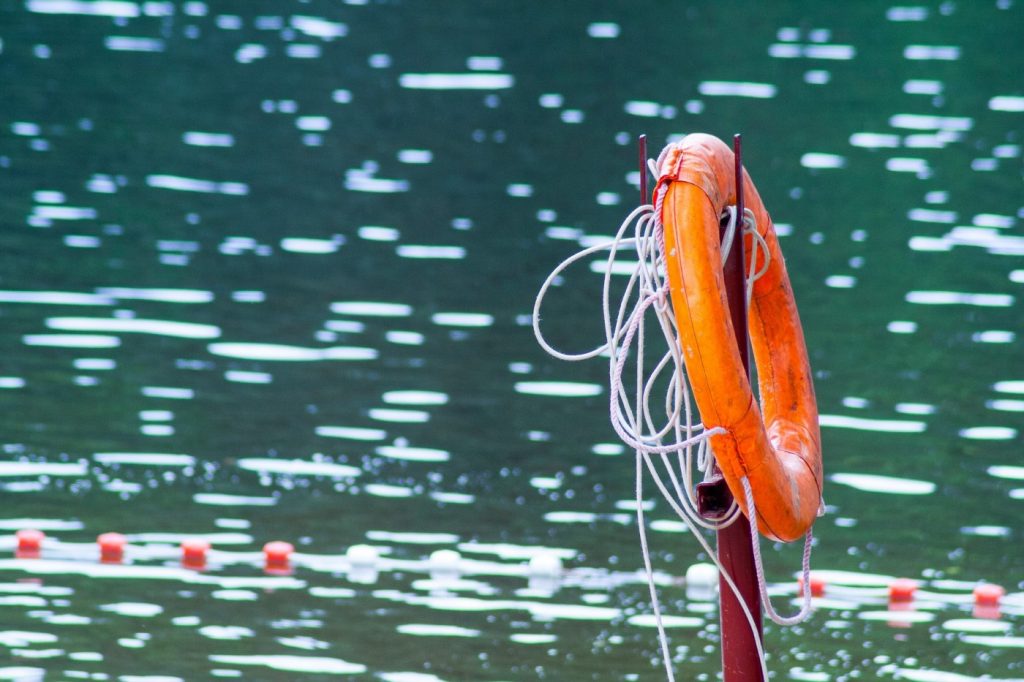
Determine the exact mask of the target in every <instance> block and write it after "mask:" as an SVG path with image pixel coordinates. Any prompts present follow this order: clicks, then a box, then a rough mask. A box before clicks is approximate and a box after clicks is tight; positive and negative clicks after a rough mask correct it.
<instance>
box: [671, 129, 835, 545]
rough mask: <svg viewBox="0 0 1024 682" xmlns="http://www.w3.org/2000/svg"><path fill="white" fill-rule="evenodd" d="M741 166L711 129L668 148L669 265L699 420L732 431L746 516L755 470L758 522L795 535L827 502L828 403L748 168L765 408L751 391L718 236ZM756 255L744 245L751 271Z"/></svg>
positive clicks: (724, 454) (733, 469) (723, 450)
mask: <svg viewBox="0 0 1024 682" xmlns="http://www.w3.org/2000/svg"><path fill="white" fill-rule="evenodd" d="M733 163H734V157H733V152H732V150H731V149H729V147H728V146H726V144H725V143H724V142H722V141H721V140H719V139H718V138H716V137H713V136H711V135H704V134H694V135H688V136H687V137H685V138H684V139H683V140H682V141H681V142H679V143H677V144H675V145H673V146H672V147H670V148H669V150H668V151H667V152H666V153H665V156H664V158H663V161H662V163H661V168H659V169H658V170H659V174H660V176H661V181H660V182H659V189H660V188H661V186H662V185H663V184H664V183H668V186H667V189H666V193H665V198H664V204H663V207H662V215H661V219H662V223H663V224H664V228H665V260H666V269H667V274H668V281H669V286H670V290H671V299H672V307H673V310H674V314H675V318H676V322H677V323H678V326H679V341H680V345H681V346H682V350H683V357H684V361H685V363H686V373H687V375H688V376H689V380H690V385H691V387H692V389H693V394H694V398H695V399H696V402H697V406H698V408H700V413H701V418H702V420H703V422H704V425H705V426H706V427H707V428H712V427H715V426H721V427H723V428H725V429H726V430H727V433H725V434H719V435H715V436H712V437H711V438H710V441H711V447H712V449H713V450H714V453H715V457H716V459H717V460H718V465H719V467H720V468H721V470H722V474H723V476H724V477H725V481H726V483H727V484H728V486H729V489H730V490H731V491H732V494H733V496H734V497H735V499H736V500H737V502H739V504H740V507H741V508H742V509H743V511H744V513H747V511H748V510H747V509H746V506H747V505H746V501H745V496H744V490H743V485H742V483H741V479H742V478H743V477H744V476H746V477H747V479H748V480H749V482H750V485H751V489H752V490H753V493H754V499H755V504H756V507H757V516H758V520H757V524H758V530H760V531H761V533H762V534H763V535H766V536H768V537H771V538H776V539H779V540H784V541H787V542H789V541H792V540H795V539H797V538H799V537H800V536H802V535H803V534H804V533H806V532H807V530H808V529H809V528H810V527H811V525H812V524H813V523H814V520H815V518H816V517H817V514H818V509H819V506H820V504H821V484H822V466H821V431H820V428H819V425H818V407H817V404H816V402H815V399H814V384H813V381H812V377H811V368H810V363H809V362H808V360H807V347H806V344H805V343H804V334H803V329H802V328H801V326H800V318H799V316H798V314H797V309H796V302H795V301H794V300H793V290H792V288H791V286H790V283H789V275H788V274H787V273H786V266H785V263H784V262H783V259H782V251H781V250H780V249H779V241H778V238H777V237H776V235H775V228H774V226H773V225H772V221H771V218H770V217H769V216H768V212H767V211H766V210H765V208H764V204H763V203H762V202H761V198H760V196H759V195H758V193H757V190H756V189H755V188H754V184H753V183H752V182H751V180H750V177H749V176H748V175H747V173H746V171H745V170H744V172H743V193H744V198H745V201H746V205H747V207H748V208H750V209H751V210H752V211H753V212H754V216H755V219H756V222H757V230H758V233H759V234H760V235H761V236H762V237H763V238H764V240H765V242H766V244H767V246H768V251H769V254H770V257H771V260H770V264H769V266H768V270H767V272H766V273H765V274H764V275H763V276H762V277H761V278H760V279H758V280H757V281H756V282H755V284H754V290H753V297H752V299H751V303H750V309H749V311H748V316H749V328H750V341H751V346H752V347H753V350H754V359H755V362H756V363H757V376H758V386H759V388H760V395H761V405H760V407H759V406H758V404H757V401H756V400H754V396H753V393H752V392H751V387H750V381H749V379H748V378H747V373H746V371H745V370H744V368H743V362H742V359H741V358H740V355H739V352H738V351H737V348H736V341H735V336H734V334H733V324H732V319H731V317H730V315H729V306H728V302H727V299H726V290H725V279H724V275H723V272H722V265H721V264H722V260H721V246H720V243H719V216H720V215H721V214H722V211H723V210H724V209H725V207H726V206H728V205H732V204H735V203H736V182H735V179H734V170H733ZM656 191H658V190H656ZM752 251H753V249H750V248H748V249H746V258H747V263H746V267H748V268H749V264H750V261H749V259H750V257H751V252H752ZM759 267H761V266H759ZM744 272H747V270H744ZM747 516H748V518H749V513H747Z"/></svg>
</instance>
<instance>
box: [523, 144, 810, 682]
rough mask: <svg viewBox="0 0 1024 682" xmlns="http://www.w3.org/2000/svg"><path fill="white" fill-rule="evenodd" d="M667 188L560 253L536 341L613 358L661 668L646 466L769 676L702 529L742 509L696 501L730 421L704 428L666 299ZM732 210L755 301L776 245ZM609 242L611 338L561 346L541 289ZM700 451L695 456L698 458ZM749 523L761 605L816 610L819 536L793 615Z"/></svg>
mask: <svg viewBox="0 0 1024 682" xmlns="http://www.w3.org/2000/svg"><path fill="white" fill-rule="evenodd" d="M664 154H665V152H664V151H663V152H662V155H664ZM660 162H661V159H660V158H659V160H658V163H657V164H655V163H653V162H650V161H649V162H648V163H649V164H650V165H651V167H652V169H653V170H654V172H655V175H656V174H657V168H658V167H660V165H661V164H660ZM667 191H668V182H667V181H666V180H665V179H664V178H663V179H662V180H661V181H659V183H658V186H657V187H656V189H655V192H654V194H655V197H654V204H653V205H651V204H645V205H642V206H638V207H637V208H635V209H634V210H633V211H631V212H630V214H629V215H628V216H626V218H625V220H623V222H622V224H621V225H620V227H619V229H618V231H617V232H616V233H615V237H614V238H613V239H612V240H611V241H608V242H606V243H602V244H598V245H595V246H591V247H589V248H585V249H583V250H582V251H579V252H577V253H575V254H573V255H572V256H570V257H568V258H566V259H565V260H564V261H562V262H561V263H559V265H558V266H557V267H556V268H555V269H554V270H553V271H552V272H551V274H549V275H548V277H547V278H546V279H545V280H544V283H543V285H542V286H541V288H540V291H539V292H538V294H537V298H536V300H535V302H534V307H533V331H534V335H535V336H536V337H537V342H538V343H539V344H540V346H541V347H542V348H543V349H544V350H545V351H547V352H548V353H549V354H550V355H552V356H553V357H555V358H558V359H561V360H567V361H572V362H578V361H582V360H590V359H593V358H596V357H598V356H601V355H607V356H608V358H609V360H608V372H609V379H608V380H609V397H610V400H609V418H610V421H611V424H612V427H613V428H614V429H615V432H616V433H617V434H618V436H619V438H620V439H621V440H622V442H623V443H625V444H626V445H628V446H629V447H631V448H632V449H633V450H634V451H635V452H636V511H637V524H638V526H639V529H640V546H641V551H642V553H643V560H644V569H645V571H646V573H647V582H648V588H649V590H650V595H651V605H652V610H653V611H654V617H655V621H656V624H657V629H658V639H659V642H660V646H661V652H662V659H663V661H664V663H665V671H666V673H667V675H668V679H669V682H674V680H675V677H674V674H673V672H672V659H671V656H670V653H669V649H668V638H667V636H666V634H665V627H664V623H663V621H662V616H661V607H660V604H659V601H658V596H657V590H656V587H655V584H654V570H653V568H652V564H651V556H650V551H649V547H648V542H647V533H646V524H645V520H644V511H643V508H644V504H643V503H644V497H643V480H644V476H643V472H644V469H645V468H646V469H647V471H648V472H649V474H650V476H651V478H652V480H653V481H654V484H655V487H657V488H658V490H659V492H660V493H661V495H662V496H663V497H664V498H665V500H666V501H667V502H668V504H669V506H670V507H671V508H672V510H673V511H674V512H675V513H676V514H677V515H678V516H679V518H680V519H681V520H682V521H683V522H684V523H685V524H686V526H687V528H688V529H689V530H690V532H691V533H692V534H693V536H694V537H695V538H696V539H697V541H698V542H699V543H700V545H701V546H702V548H703V549H704V551H705V552H706V553H707V555H708V557H710V558H711V560H712V561H713V562H714V563H715V565H716V566H717V567H718V570H719V573H720V575H721V576H722V577H723V579H724V580H725V582H726V583H727V584H728V585H729V588H730V589H731V590H732V592H733V593H734V594H735V595H736V598H737V602H738V603H739V605H740V606H741V608H742V610H743V613H744V615H745V616H746V619H747V622H748V624H749V625H750V628H751V630H752V632H753V633H754V635H755V636H754V638H753V639H754V641H755V643H756V645H757V650H758V655H759V659H760V661H761V669H762V674H763V675H764V679H768V669H767V664H766V663H765V656H764V649H763V645H762V643H761V638H760V637H759V636H757V635H758V629H757V625H756V623H755V620H754V617H753V615H752V614H751V613H750V610H749V609H748V608H747V605H746V603H745V601H744V600H743V598H742V597H741V596H740V592H739V588H738V587H737V586H736V584H735V582H733V579H732V576H731V575H729V572H728V571H727V570H726V569H725V567H724V566H723V565H722V563H721V562H720V561H719V559H718V557H717V553H716V552H715V551H714V550H712V548H711V547H710V545H709V544H708V542H707V540H706V539H705V538H704V536H703V534H702V533H701V532H700V531H699V530H698V529H699V528H705V529H708V530H715V531H717V530H720V529H722V528H725V527H727V526H729V525H730V524H732V523H733V522H734V521H735V520H736V518H737V517H738V516H739V514H740V513H741V512H740V509H739V505H737V504H736V502H735V500H734V501H733V502H732V504H731V506H730V507H729V509H728V510H727V512H726V513H725V515H724V516H723V517H722V518H721V519H719V520H708V519H705V518H703V517H701V515H700V513H699V512H698V508H697V499H696V492H695V486H694V481H693V466H694V464H696V466H697V469H698V470H699V471H700V472H702V473H703V479H704V480H708V479H709V478H711V477H712V476H713V474H714V468H715V467H714V453H713V452H712V451H711V448H710V447H709V443H708V439H709V438H710V437H711V436H713V435H716V434H720V433H726V429H724V428H722V427H714V428H710V429H708V428H706V427H705V426H704V425H703V424H702V423H699V422H696V423H695V422H694V420H693V409H692V405H691V399H690V390H689V385H688V383H687V379H686V371H685V365H684V363H683V357H682V349H681V348H680V344H679V336H678V330H677V327H676V321H675V316H674V315H673V314H672V311H671V308H670V304H669V297H668V283H667V282H666V281H665V277H664V274H663V273H664V272H665V255H664V254H665V243H664V226H663V225H662V223H661V214H662V206H663V203H664V199H665V195H666V193H667ZM736 214H737V211H736V208H735V207H733V206H730V207H728V208H727V209H726V212H725V213H723V216H722V217H723V220H726V219H727V220H728V223H727V227H726V231H725V235H724V238H723V240H722V243H723V247H722V263H723V264H724V263H725V261H726V259H727V258H728V255H729V247H730V246H731V245H732V242H733V237H734V235H735V232H736V230H737V229H741V230H742V234H743V235H744V236H746V235H749V236H750V237H751V241H752V246H753V252H752V254H751V258H750V266H749V270H748V272H747V277H746V291H745V299H746V305H747V306H748V307H749V305H750V301H751V296H752V294H753V284H754V282H755V281H756V280H757V279H758V278H759V277H761V276H762V275H764V273H765V272H767V270H768V266H769V264H770V260H769V259H770V255H769V250H768V245H767V243H766V242H765V240H764V238H763V237H762V236H761V235H760V234H758V232H757V226H756V223H755V221H754V214H753V212H752V211H750V210H749V209H747V210H745V211H744V216H743V220H742V227H741V228H738V226H737V223H738V222H740V221H738V220H737V215H736ZM634 224H635V225H634ZM631 225H634V231H633V236H632V237H627V236H626V234H627V232H628V231H629V228H630V226H631ZM628 247H632V248H633V250H634V251H635V253H636V255H637V257H638V262H637V264H636V267H635V269H634V270H633V272H632V273H631V274H630V277H629V281H628V282H627V284H626V289H625V292H624V293H623V294H622V297H621V299H620V301H619V303H618V305H617V308H616V310H615V314H614V316H613V314H612V311H613V306H612V298H611V289H612V286H611V284H612V275H613V273H614V272H615V271H616V268H615V263H616V260H617V258H618V256H619V253H620V250H623V249H625V248H628ZM604 251H607V252H608V255H607V260H606V267H605V273H604V283H603V287H602V299H601V300H602V306H601V311H602V320H603V323H604V333H605V342H604V343H603V344H601V345H599V346H597V347H596V348H593V349H591V350H589V351H585V352H582V353H565V352H562V351H559V350H557V349H555V348H554V347H552V346H551V345H550V344H549V343H548V342H547V340H546V339H545V338H544V335H543V333H542V332H541V329H540V322H541V316H540V311H541V306H542V304H543V301H544V297H545V296H546V295H547V293H548V290H549V289H550V288H551V286H553V285H554V283H555V282H556V281H558V280H559V278H560V276H561V274H562V273H563V272H564V271H565V270H566V269H567V268H569V267H570V266H571V265H573V264H574V263H576V262H578V261H580V260H582V259H584V258H588V257H591V256H594V255H596V254H598V253H601V252H604ZM759 252H760V253H761V254H763V257H762V260H763V264H762V266H761V267H760V268H758V267H757V261H758V253H759ZM651 308H653V309H654V311H655V315H656V319H657V322H658V327H659V329H660V330H661V333H662V336H663V337H664V339H665V342H666V346H667V350H666V352H665V353H664V354H663V355H662V356H661V357H660V358H659V359H658V360H657V362H655V363H654V366H653V369H651V370H650V371H649V372H645V367H646V366H647V365H648V364H649V361H648V360H647V359H646V358H645V336H646V331H645V324H644V319H645V315H646V313H647V312H648V310H650V309H651ZM634 349H635V352H634V354H635V361H634V362H635V379H634V381H635V384H634V390H633V396H632V398H631V397H630V395H629V394H628V392H627V388H626V386H625V384H624V382H623V375H624V373H625V366H626V360H627V358H628V357H629V355H630V351H631V350H634ZM669 368H670V371H671V375H670V376H669V377H668V386H667V389H666V390H665V395H664V402H663V405H662V406H661V408H660V409H661V410H662V411H663V414H664V416H663V417H662V418H661V419H663V420H664V421H660V420H659V418H658V417H656V413H657V412H658V411H659V410H658V408H653V406H652V403H651V400H652V395H653V393H654V391H655V384H656V383H657V382H658V381H659V379H661V378H662V375H663V374H664V373H665V371H666V370H669ZM659 424H660V425H659ZM669 437H671V440H670V442H668V443H665V442H664V441H665V440H666V439H668V438H669ZM670 455H675V459H676V461H675V462H673V461H672V458H671V457H670ZM695 455H696V462H695V461H694V456H695ZM658 460H660V462H661V465H662V467H663V468H664V471H665V472H666V474H667V477H668V479H669V483H670V484H671V488H669V486H668V485H666V484H665V481H664V480H663V478H662V475H661V472H660V471H659V470H658V466H657V461H658ZM677 467H678V474H677ZM742 483H743V486H744V492H745V495H746V503H747V508H748V510H749V512H750V517H751V518H752V519H756V518H757V511H756V507H755V502H754V495H753V491H752V490H751V488H750V483H749V481H748V480H747V479H746V477H744V478H743V479H742ZM750 527H751V543H752V545H753V549H754V562H755V568H756V572H757V578H758V586H759V589H760V593H761V599H762V602H763V603H764V605H765V612H766V614H767V615H768V617H769V618H770V619H771V620H773V621H775V622H776V623H779V624H781V625H793V624H796V623H799V622H802V621H803V620H805V619H806V618H807V616H808V615H809V614H810V607H811V591H810V587H809V586H810V581H809V575H810V552H811V545H812V541H813V538H812V536H811V533H810V532H808V533H807V536H806V539H805V543H804V553H803V562H802V572H803V585H804V599H803V604H802V608H801V609H800V611H799V612H798V613H797V614H796V615H794V616H792V617H788V618H787V617H783V616H779V615H778V613H776V611H775V609H774V608H773V607H772V604H771V600H770V599H769V597H768V593H767V586H766V583H765V578H764V570H763V567H762V563H761V552H760V543H759V537H758V533H757V524H756V523H754V522H752V523H751V524H750Z"/></svg>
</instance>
